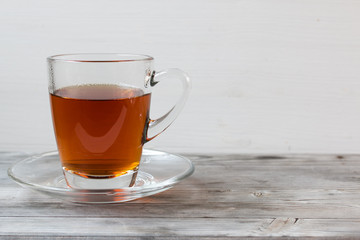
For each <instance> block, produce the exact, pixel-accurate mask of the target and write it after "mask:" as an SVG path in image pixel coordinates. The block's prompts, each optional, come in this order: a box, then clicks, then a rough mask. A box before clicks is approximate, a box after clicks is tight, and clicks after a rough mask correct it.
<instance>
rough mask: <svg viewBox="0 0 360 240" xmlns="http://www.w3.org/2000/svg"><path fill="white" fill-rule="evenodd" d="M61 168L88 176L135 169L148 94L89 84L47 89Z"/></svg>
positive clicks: (146, 117)
mask: <svg viewBox="0 0 360 240" xmlns="http://www.w3.org/2000/svg"><path fill="white" fill-rule="evenodd" d="M50 102H51V108H52V116H53V123H54V130H55V135H56V141H57V145H58V150H59V155H60V159H61V161H62V165H63V168H64V169H65V170H66V171H71V172H73V173H75V174H78V175H81V176H84V177H88V178H111V177H116V176H120V175H123V174H125V173H127V172H129V171H136V170H137V168H138V165H139V162H140V158H141V153H142V147H143V144H144V142H145V140H146V132H147V126H148V122H149V108H150V94H144V92H143V91H142V90H141V89H137V88H131V87H121V86H118V85H106V84H94V85H80V86H71V87H65V88H62V89H59V90H56V91H55V92H54V93H53V94H50Z"/></svg>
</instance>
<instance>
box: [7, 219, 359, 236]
mask: <svg viewBox="0 0 360 240" xmlns="http://www.w3.org/2000/svg"><path fill="white" fill-rule="evenodd" d="M79 221H81V222H79ZM359 226H360V220H359V219H296V218H276V219H252V218H246V219H244V218H240V217H239V218H227V219H224V218H223V219H213V218H182V219H181V220H179V219H174V218H151V219H147V220H146V219H144V218H141V217H139V218H109V217H107V218H91V217H88V218H83V219H81V220H79V219H78V218H73V217H52V218H49V217H45V218H44V217H28V218H26V219H24V218H18V217H1V218H0V234H3V235H12V234H15V235H30V234H36V235H48V234H51V235H53V236H67V235H70V236H119V237H127V236H138V237H157V236H163V237H164V236H169V237H170V236H172V237H174V236H189V237H197V236H200V237H211V236H213V237H214V236H215V237H236V236H239V237H251V236H252V237H254V236H278V237H282V236H296V237H302V236H304V237H308V236H314V237H316V236H319V237H320V236H322V237H324V236H330V237H331V236H359V235H360V228H359ZM0 236H1V235H0Z"/></svg>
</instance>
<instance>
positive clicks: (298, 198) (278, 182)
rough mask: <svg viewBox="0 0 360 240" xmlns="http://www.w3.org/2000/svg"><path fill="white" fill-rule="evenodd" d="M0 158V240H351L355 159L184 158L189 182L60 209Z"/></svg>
mask: <svg viewBox="0 0 360 240" xmlns="http://www.w3.org/2000/svg"><path fill="white" fill-rule="evenodd" d="M25 156H26V154H24V153H15V152H2V153H0V182H1V186H0V201H1V205H0V238H1V237H4V238H11V237H16V238H17V237H22V238H30V239H31V237H33V238H40V239H41V238H43V239H46V238H47V237H48V238H51V237H57V238H55V239H61V238H66V237H72V238H75V239H82V238H83V237H91V238H94V239H103V238H105V237H114V238H115V237H126V238H129V239H143V238H146V239H147V238H156V239H157V238H160V239H216V238H221V239H227V238H228V239H231V238H242V237H244V238H252V237H259V238H260V239H261V238H263V239H266V238H267V237H270V236H272V237H282V238H283V237H287V238H290V239H291V238H304V239H312V238H315V237H316V238H324V239H332V238H334V239H353V238H354V239H355V238H356V237H359V236H360V205H359V202H360V187H359V184H358V183H359V176H358V175H359V174H358V173H359V171H358V169H359V167H360V161H359V159H360V156H359V155H213V156H211V155H188V157H189V158H190V159H192V161H193V162H194V164H195V166H196V171H195V173H194V175H193V176H191V177H190V178H188V179H186V180H184V181H183V182H181V183H180V184H178V185H176V186H175V187H174V188H173V189H170V190H168V191H165V192H163V193H160V194H157V195H154V196H151V197H146V198H143V199H139V200H136V201H131V202H128V203H123V204H110V205H86V204H74V203H69V202H63V201H61V200H59V199H56V198H51V197H48V196H45V195H42V194H39V193H36V192H33V191H30V190H28V189H23V188H21V187H19V186H18V185H16V184H15V183H14V182H12V181H11V180H10V179H8V178H7V176H6V169H7V168H8V167H9V166H10V165H11V164H12V163H13V162H14V161H15V160H18V159H21V158H24V157H25Z"/></svg>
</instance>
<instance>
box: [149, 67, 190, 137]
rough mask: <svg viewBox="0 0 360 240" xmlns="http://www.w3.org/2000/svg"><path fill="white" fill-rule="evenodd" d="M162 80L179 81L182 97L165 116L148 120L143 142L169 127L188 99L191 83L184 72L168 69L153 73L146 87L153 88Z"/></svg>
mask: <svg viewBox="0 0 360 240" xmlns="http://www.w3.org/2000/svg"><path fill="white" fill-rule="evenodd" d="M164 79H174V80H179V81H181V83H182V95H181V96H180V98H179V100H178V101H177V103H176V104H175V105H174V106H173V107H172V108H171V109H170V111H168V112H167V113H166V114H164V115H163V116H162V117H160V118H158V119H154V120H153V119H150V121H149V125H148V129H147V137H146V141H145V142H148V141H150V140H152V139H154V138H155V137H156V136H158V135H159V134H160V133H162V132H163V131H165V130H166V129H167V128H168V127H169V126H170V124H171V123H172V122H173V121H174V120H175V118H176V117H177V116H178V115H179V113H180V112H181V110H182V108H183V107H184V105H185V102H186V100H187V98H188V97H189V93H190V88H191V82H190V78H189V76H188V75H187V74H186V73H185V72H184V71H182V70H180V69H176V68H169V69H166V70H163V71H160V72H155V71H154V72H153V73H152V75H151V77H150V79H149V81H148V83H147V85H150V87H154V86H155V85H156V84H158V83H159V82H161V81H163V80H164Z"/></svg>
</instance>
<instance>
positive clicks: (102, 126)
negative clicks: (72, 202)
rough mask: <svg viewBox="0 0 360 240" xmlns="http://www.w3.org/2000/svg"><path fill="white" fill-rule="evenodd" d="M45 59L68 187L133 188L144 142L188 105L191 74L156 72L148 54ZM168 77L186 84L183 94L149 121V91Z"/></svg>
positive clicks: (53, 114) (70, 55)
mask: <svg viewBox="0 0 360 240" xmlns="http://www.w3.org/2000/svg"><path fill="white" fill-rule="evenodd" d="M47 61H48V67H49V94H50V104H51V112H52V119H53V125H54V132H55V137H56V142H57V147H58V151H59V156H60V160H61V164H62V168H63V172H64V175H65V179H66V182H67V184H68V186H69V187H71V188H75V189H114V188H122V187H131V186H133V185H134V183H135V180H136V176H137V172H138V169H139V164H140V159H141V154H142V148H143V145H144V144H145V143H146V142H148V141H150V140H151V139H153V138H154V137H156V136H157V135H159V134H160V133H161V132H163V131H164V130H165V129H166V128H167V127H168V126H169V125H170V124H171V123H172V122H173V121H174V120H175V118H176V117H177V115H178V114H179V112H180V110H181V109H182V108H183V106H184V104H185V101H186V99H187V97H188V94H189V90H190V79H189V77H188V76H187V74H186V73H184V72H183V71H181V70H178V69H167V70H164V71H160V72H155V71H154V69H153V62H154V59H153V58H152V57H150V56H146V55H135V54H115V53H111V54H92V53H88V54H65V55H56V56H51V57H49V58H48V59H47ZM167 78H169V79H172V80H178V81H181V82H182V86H183V91H182V95H181V97H180V98H179V100H178V102H177V103H176V104H175V106H174V107H172V108H171V110H170V111H169V112H167V113H166V114H165V115H164V116H162V117H160V118H158V119H150V117H149V110H150V101H151V90H152V88H153V87H154V86H155V85H156V84H157V83H159V82H160V81H162V80H165V79H167Z"/></svg>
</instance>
